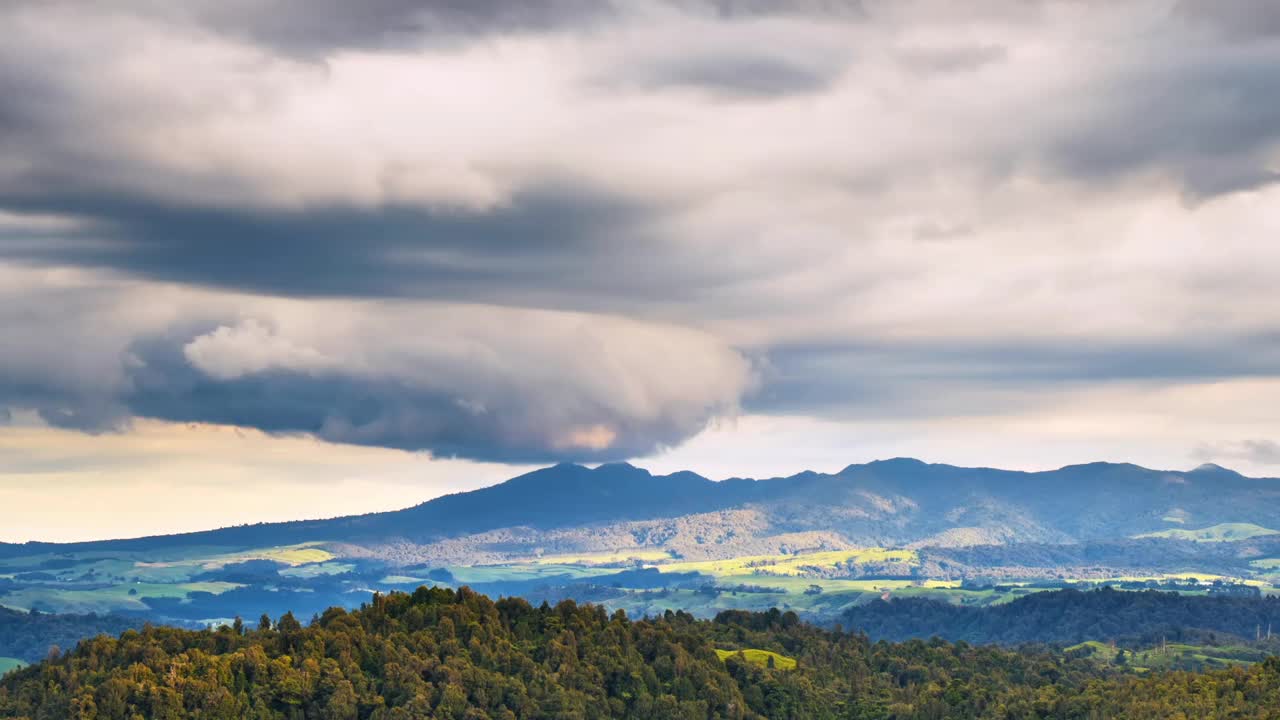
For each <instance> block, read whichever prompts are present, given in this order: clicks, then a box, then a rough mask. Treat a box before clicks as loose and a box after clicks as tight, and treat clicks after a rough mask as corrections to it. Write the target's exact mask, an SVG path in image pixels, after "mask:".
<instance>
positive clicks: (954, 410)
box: [746, 335, 1280, 418]
mask: <svg viewBox="0 0 1280 720" xmlns="http://www.w3.org/2000/svg"><path fill="white" fill-rule="evenodd" d="M1228 347H1229V348H1231V350H1230V351H1226V350H1225V348H1228ZM1240 378H1280V338H1278V337H1276V336H1275V335H1261V336H1254V337H1245V338H1242V337H1219V338H1214V337H1194V338H1179V339H1169V340H1164V341H1144V342H1139V341H1132V340H1130V341H1123V340H1112V341H1094V342H1091V343H1088V344H1084V345H1082V344H1079V343H1067V342H1062V341H1055V340H1031V339H1028V340H1023V341H1020V342H1013V341H1006V342H1002V343H990V342H988V343H968V342H957V341H951V342H914V343H911V342H899V343H874V344H873V343H864V344H862V345H846V346H798V347H783V348H775V349H774V350H773V351H772V352H771V353H770V355H769V363H768V365H767V367H766V368H765V369H764V377H763V380H764V385H763V388H762V390H761V391H760V392H759V393H756V394H754V395H752V396H750V397H749V398H748V400H747V403H746V409H747V410H748V411H752V412H762V413H784V414H785V413H796V412H806V413H813V414H818V415H827V416H832V417H863V418H875V417H891V416H892V417H931V416H938V415H944V416H945V415H954V414H960V415H982V414H988V413H998V412H1005V411H1008V410H1009V409H1010V408H1011V406H1016V405H1018V404H1023V405H1029V404H1034V403H1035V402H1037V400H1038V398H1037V395H1040V394H1047V393H1054V392H1061V391H1062V390H1063V389H1064V388H1077V389H1083V388H1093V387H1099V386H1105V385H1108V384H1118V383H1140V384H1149V385H1153V386H1168V385H1176V384H1179V383H1186V382H1191V383H1211V382H1219V381H1224V380H1229V379H1240Z"/></svg>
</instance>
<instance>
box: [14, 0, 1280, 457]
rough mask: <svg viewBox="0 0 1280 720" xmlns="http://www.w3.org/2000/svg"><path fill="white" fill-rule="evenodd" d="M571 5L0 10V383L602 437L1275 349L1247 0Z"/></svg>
mask: <svg viewBox="0 0 1280 720" xmlns="http://www.w3.org/2000/svg"><path fill="white" fill-rule="evenodd" d="M585 5H586V4H584V3H578V2H574V1H571V0H565V1H564V2H536V3H529V4H518V3H506V2H483V3H445V4H439V3H437V4H432V5H422V4H418V3H408V2H392V1H387V2H378V3H375V4H374V5H372V6H367V7H361V9H360V10H359V11H358V12H357V11H356V10H354V9H353V8H354V7H355V6H352V5H349V4H346V3H329V2H326V3H321V4H312V3H306V4H305V7H303V5H300V4H299V3H295V2H292V0H291V1H290V2H285V3H274V4H267V5H263V4H261V3H248V2H232V3H212V2H210V3H205V2H195V3H187V4H173V3H163V4H160V3H156V4H154V5H151V6H147V7H142V6H139V7H142V9H138V8H133V9H129V10H128V11H127V12H126V9H121V8H106V7H105V6H95V7H88V6H84V5H81V4H77V3H62V4H58V3H55V4H37V3H30V4H26V5H24V6H14V7H18V8H19V9H17V10H15V9H13V8H6V9H5V10H3V11H0V12H5V13H8V14H6V15H5V16H4V17H5V18H6V19H9V20H11V21H12V22H11V24H12V26H13V27H15V28H17V30H16V31H15V32H13V33H12V37H11V39H10V42H9V43H7V46H6V47H5V48H3V49H0V94H2V95H3V96H4V97H6V98H7V102H5V103H4V104H3V105H0V276H2V277H5V278H9V279H10V280H12V281H13V282H19V281H21V282H24V283H27V285H25V286H23V287H18V288H16V289H14V288H6V290H8V292H9V294H8V295H5V294H4V292H0V298H3V299H5V300H6V301H7V302H8V303H9V305H10V307H8V308H0V331H2V332H4V333H5V334H6V336H12V337H24V338H27V339H28V341H29V342H28V343H27V345H28V346H27V347H24V348H22V349H20V350H10V351H8V352H7V353H6V355H5V357H3V358H0V405H3V406H12V407H16V408H29V409H34V410H36V411H37V412H38V413H39V414H40V415H41V417H43V418H44V419H45V420H46V421H47V422H50V423H52V424H55V425H58V426H62V427H74V428H79V429H84V430H88V431H95V432H106V431H114V430H119V429H121V428H125V427H127V426H128V423H129V421H130V419H131V418H134V417H154V418H162V419H166V420H175V421H187V420H191V421H209V422H223V423H230V424H234V425H244V426H251V427H257V428H262V429H265V430H268V431H271V432H278V433H295V432H297V433H310V434H314V435H316V436H318V437H321V438H325V439H328V440H333V441H337V442H351V443H360V444H370V445H388V446H393V447H402V448H413V449H427V450H431V451H432V452H437V453H441V454H458V455H462V456H466V457H474V458H490V459H504V460H547V459H562V458H575V459H611V458H620V457H628V456H632V455H636V454H643V453H646V452H650V451H652V450H653V449H654V448H658V447H662V446H666V445H670V444H674V443H678V442H680V441H682V440H683V439H685V438H687V437H689V436H690V435H692V434H694V433H696V432H698V430H699V429H700V428H702V427H703V426H704V425H705V424H706V423H707V422H709V421H712V420H714V419H715V418H717V417H721V416H723V415H731V414H733V413H734V412H735V410H736V408H737V405H738V404H739V403H743V402H745V404H746V406H747V408H748V409H751V410H753V411H758V412H763V413H792V414H830V415H841V416H843V415H850V414H856V415H861V416H863V417H872V416H878V415H879V416H886V417H888V416H895V415H898V416H902V415H914V416H919V415H927V414H930V413H949V412H953V411H955V410H957V409H959V408H963V407H966V406H967V407H970V408H986V409H990V410H992V411H997V410H1000V409H1004V410H1007V411H1010V412H1013V411H1016V410H1018V409H1020V408H1021V407H1022V406H1023V404H1024V403H1026V402H1028V398H1030V397H1032V396H1035V395H1036V394H1037V393H1038V392H1042V391H1045V390H1046V389H1052V388H1054V387H1057V386H1060V385H1064V384H1070V385H1078V386H1081V387H1084V386H1090V385H1093V386H1096V385H1101V384H1106V383H1119V382H1126V383H1141V382H1157V383H1159V382H1164V383H1169V384H1177V383H1200V382H1208V381H1214V380H1222V379H1240V378H1260V377H1267V378H1269V377H1272V376H1274V372H1273V371H1272V368H1274V367H1275V366H1276V365H1275V360H1276V358H1277V353H1276V348H1275V346H1274V342H1273V341H1271V340H1268V336H1267V332H1268V331H1269V330H1273V329H1274V328H1275V327H1277V323H1280V317H1277V316H1276V315H1275V310H1274V309H1273V308H1271V307H1270V306H1269V304H1267V303H1262V302H1258V298H1259V297H1266V295H1265V293H1266V292H1267V289H1269V288H1271V287H1274V283H1275V282H1276V280H1277V277H1276V275H1275V270H1274V268H1275V267H1277V266H1280V255H1277V254H1276V251H1275V250H1273V249H1272V248H1273V247H1274V244H1268V242H1267V241H1268V240H1269V239H1270V237H1271V235H1272V234H1273V233H1270V226H1269V225H1268V222H1269V221H1268V219H1267V217H1268V216H1267V213H1266V212H1265V209H1263V208H1261V206H1259V205H1255V204H1251V203H1252V202H1253V199H1252V198H1251V193H1265V192H1268V191H1269V185H1270V184H1271V183H1273V182H1274V181H1275V179H1276V177H1277V165H1276V157H1277V155H1276V152H1277V143H1278V142H1280V130H1278V128H1280V104H1277V103H1276V102H1274V100H1273V98H1277V97H1280V82H1278V81H1277V78H1280V47H1277V46H1276V45H1275V43H1274V42H1273V41H1271V40H1270V39H1269V38H1268V36H1267V34H1266V33H1257V34H1251V35H1249V36H1248V38H1247V39H1248V42H1235V41H1233V40H1232V41H1229V40H1227V39H1224V38H1237V37H1240V36H1239V35H1238V34H1237V31H1236V30H1231V28H1235V27H1236V26H1237V25H1240V24H1242V23H1243V24H1249V23H1250V22H1256V23H1257V24H1258V26H1259V27H1265V26H1266V22H1267V19H1266V18H1267V14H1266V12H1265V11H1263V10H1261V8H1260V7H1255V6H1248V7H1246V6H1245V5H1239V6H1232V7H1237V8H1244V9H1243V10H1240V11H1239V12H1240V13H1243V15H1240V16H1238V15H1233V14H1230V13H1229V12H1228V11H1227V10H1225V9H1224V10H1220V11H1219V10H1216V9H1213V8H1210V7H1209V6H1207V5H1205V6H1199V5H1196V4H1194V3H1188V4H1186V6H1185V7H1184V8H1183V9H1182V10H1181V11H1180V13H1175V16H1174V17H1173V18H1168V17H1165V16H1163V15H1159V14H1151V15H1148V14H1144V13H1146V12H1147V11H1146V10H1143V9H1142V8H1138V9H1133V8H1126V7H1121V6H1119V5H1116V6H1111V5H1102V4H1099V5H1097V6H1096V7H1095V6H1090V5H1087V4H1085V5H1081V4H1075V3H1071V4H1068V5H1067V6H1064V7H1065V8H1066V9H1065V10H1064V11H1063V12H1042V11H1043V9H1044V7H1045V5H1046V4H1045V3H1020V2H1000V1H998V0H997V1H993V2H984V3H980V4H979V6H977V7H974V8H973V9H972V10H971V11H970V10H969V9H967V8H966V9H965V10H958V9H957V7H958V6H955V5H952V4H948V3H933V2H908V3H889V2H874V3H852V2H848V3H841V2H825V3H824V2H814V3H804V2H791V3H788V2H687V3H686V2H670V3H643V2H641V3H618V4H592V7H591V8H590V9H588V8H587V7H585ZM1215 7H1217V6H1215ZM1222 7H1223V8H1225V7H1226V6H1225V5H1224V6H1222ZM1232 12H1234V11H1232ZM1257 13H1261V15H1257V17H1256V19H1253V20H1251V18H1255V15H1256V14H1257ZM961 15H963V17H961ZM1240 17H1244V18H1245V19H1244V20H1242V19H1240ZM957 19H964V20H965V21H966V22H965V25H964V27H965V28H966V31H965V33H964V34H963V35H964V36H963V37H960V36H959V34H958V33H956V32H955V31H954V28H955V21H956V20H957ZM73 21H74V22H73ZM1224 28H1225V29H1227V30H1228V32H1223V30H1224ZM1082 29H1088V31H1089V32H1087V33H1082V32H1081V30H1082ZM139 38H145V39H147V41H148V42H149V43H151V44H148V45H147V47H148V48H150V50H149V52H152V53H158V54H159V55H160V56H161V57H163V58H164V60H165V62H162V63H158V62H155V58H154V57H150V56H148V55H147V54H146V53H140V52H138V48H139V47H141V46H142V45H143V44H144V43H141V42H139ZM1082 38H1084V40H1082ZM1094 38H1107V41H1106V42H1105V43H1104V42H1102V41H1101V40H1098V41H1097V42H1096V44H1090V42H1092V40H1091V39H1094ZM1081 42H1084V43H1085V45H1086V46H1085V47H1080V46H1079V44H1080V43H1081ZM89 69H92V70H93V72H92V73H91V72H88V70H89ZM688 90H693V91H694V92H687V91H688ZM726 100H732V101H731V102H726ZM1181 199H1189V200H1191V201H1193V202H1189V203H1179V202H1178V201H1179V200H1181ZM919 240H946V242H918V241H919ZM4 273H9V275H4ZM67 277H70V278H72V279H71V280H67ZM24 278H25V279H24ZM32 278H37V279H35V280H32ZM281 298H290V299H289V300H281ZM552 311H556V312H552ZM300 318H301V319H300ZM305 318H320V319H321V320H322V321H323V322H324V323H334V324H335V325H336V327H334V328H331V329H327V330H326V329H324V328H316V327H313V326H312V325H310V324H308V322H307V321H305ZM312 322H321V321H312ZM343 323H345V324H343ZM1206 331H1207V334H1199V333H1206ZM69 348H76V349H77V350H76V351H74V352H73V351H71V350H69ZM80 348H88V349H87V350H81V349H80ZM747 356H750V357H752V358H766V359H767V361H768V368H769V369H768V371H767V372H765V374H764V375H763V380H764V382H763V385H762V387H761V388H760V390H759V392H758V393H757V394H752V393H751V388H752V387H753V384H752V381H751V375H752V373H751V368H750V364H749V363H748V362H747V360H745V359H744V358H745V357H747ZM1180 447H1185V444H1184V445H1181V446H1180Z"/></svg>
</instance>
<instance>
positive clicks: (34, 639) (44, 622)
mask: <svg viewBox="0 0 1280 720" xmlns="http://www.w3.org/2000/svg"><path fill="white" fill-rule="evenodd" d="M141 624H142V621H141V620H139V619H138V618H129V617H123V616H120V615H94V614H86V615H74V614H67V615H46V614H44V613H30V612H18V611H17V610H10V609H9V608H5V607H0V657H12V658H18V659H19V660H25V661H27V662H36V661H39V660H43V659H44V658H45V656H46V655H48V654H49V650H50V649H52V648H55V647H56V648H61V649H70V648H73V647H75V645H76V643H78V642H80V640H81V638H86V637H92V636H94V635H98V634H101V633H107V634H110V635H116V634H119V633H122V632H124V631H125V630H128V629H129V628H136V627H138V626H139V625H141Z"/></svg>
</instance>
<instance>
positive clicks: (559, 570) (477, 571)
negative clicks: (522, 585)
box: [446, 563, 618, 585]
mask: <svg viewBox="0 0 1280 720" xmlns="http://www.w3.org/2000/svg"><path fill="white" fill-rule="evenodd" d="M446 569H447V570H448V571H449V572H450V573H451V574H452V575H453V578H454V581H455V584H458V585H468V584H474V583H492V582H522V581H525V580H541V579H553V578H557V577H569V578H572V579H579V578H589V577H596V576H599V575H609V574H612V573H616V572H617V571H618V570H617V568H606V567H590V566H584V565H552V564H547V565H541V564H536V563H513V564H506V565H472V566H463V565H451V566H448V567H447V568H446Z"/></svg>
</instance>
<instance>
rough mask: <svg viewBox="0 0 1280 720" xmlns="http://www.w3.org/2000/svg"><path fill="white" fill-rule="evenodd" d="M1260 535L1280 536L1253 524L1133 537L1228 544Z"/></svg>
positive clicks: (1220, 524) (1218, 526)
mask: <svg viewBox="0 0 1280 720" xmlns="http://www.w3.org/2000/svg"><path fill="white" fill-rule="evenodd" d="M1262 535H1280V530H1272V529H1271V528H1265V527H1262V526H1261V525H1254V524H1253V523H1219V524H1217V525H1211V526H1209V527H1207V528H1200V529H1199V530H1191V529H1183V528H1173V529H1170V530H1160V531H1158V532H1149V533H1143V534H1141V535H1134V536H1133V537H1134V538H1137V539H1142V538H1164V539H1167V540H1191V541H1193V542H1230V541H1232V540H1248V539H1249V538H1254V537H1260V536H1262Z"/></svg>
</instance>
